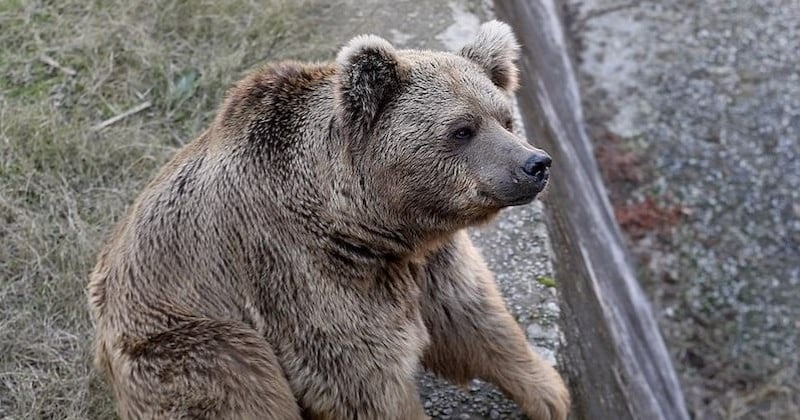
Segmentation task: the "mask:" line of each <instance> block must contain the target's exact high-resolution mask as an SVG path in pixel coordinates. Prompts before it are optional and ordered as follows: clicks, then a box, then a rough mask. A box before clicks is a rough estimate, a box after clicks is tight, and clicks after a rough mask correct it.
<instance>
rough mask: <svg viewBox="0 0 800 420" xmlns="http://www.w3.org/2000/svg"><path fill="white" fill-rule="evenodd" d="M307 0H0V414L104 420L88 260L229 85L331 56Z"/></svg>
mask: <svg viewBox="0 0 800 420" xmlns="http://www.w3.org/2000/svg"><path fill="white" fill-rule="evenodd" d="M309 4H310V2H308V1H297V2H293V1H288V0H287V1H280V0H272V1H269V0H266V1H254V0H231V1H210V0H197V1H175V0H173V1H152V0H151V1H139V2H127V1H122V0H104V1H99V0H95V1H85V0H61V1H55V2H54V1H27V0H0V28H2V31H0V45H2V46H3V47H2V48H0V418H3V419H5V418H9V419H28V418H60V419H86V418H110V417H113V416H114V414H113V408H112V405H111V400H110V396H109V393H108V390H107V389H106V387H105V385H104V384H103V383H102V381H100V380H99V379H98V378H96V377H95V374H94V373H93V372H92V369H91V364H90V363H91V354H90V353H91V352H90V341H91V334H92V329H91V323H90V320H89V316H88V312H87V308H86V303H85V302H86V298H85V295H84V293H85V286H86V282H87V274H88V273H89V271H90V270H91V268H92V265H93V264H94V258H95V255H96V254H97V252H98V250H99V248H100V246H102V244H103V242H104V241H105V238H106V235H107V234H108V232H109V231H110V229H111V227H112V226H113V223H114V222H116V221H117V220H118V219H119V218H120V217H121V216H122V214H123V212H124V210H125V208H126V206H127V205H129V204H130V202H131V201H132V200H133V198H134V196H135V195H136V193H137V192H138V191H139V190H140V189H141V188H142V187H143V186H144V184H145V183H146V182H147V180H148V179H149V178H150V177H151V176H152V175H153V174H154V173H155V171H156V170H157V169H158V167H160V166H161V165H162V164H163V163H164V162H165V161H166V159H167V158H168V157H169V156H170V155H172V153H174V151H175V150H176V149H177V148H178V147H180V146H181V145H183V144H185V143H186V142H188V141H190V140H191V139H192V138H193V137H195V136H196V135H197V134H199V133H200V132H201V131H202V130H203V129H204V128H205V127H206V126H207V125H208V123H209V122H210V120H211V118H212V117H213V114H214V111H215V108H216V106H217V105H218V104H219V102H220V101H221V99H222V97H223V94H224V92H225V90H226V89H227V87H228V86H229V85H230V84H231V83H232V82H233V81H235V80H237V79H238V78H240V77H241V76H242V75H243V74H244V73H245V72H246V71H247V70H250V69H252V68H254V67H255V66H257V65H258V64H260V63H263V62H265V61H270V60H277V59H282V58H300V59H318V58H322V57H328V56H329V55H330V51H328V50H325V49H324V47H316V46H315V45H319V44H317V43H315V42H314V39H315V38H314V37H316V36H317V35H316V34H315V33H314V32H313V29H312V28H313V27H314V25H312V24H309V23H308V22H307V21H306V19H307V15H308V13H309V12H308V9H307V7H309ZM148 101H149V102H151V103H152V106H151V107H149V108H147V109H146V110H144V111H142V112H139V113H136V114H133V115H130V116H128V117H126V118H124V119H122V120H120V121H118V122H116V123H114V124H112V125H110V126H108V127H107V128H104V129H102V130H99V131H92V130H90V127H92V126H93V125H96V124H98V123H100V122H102V121H104V120H106V119H108V118H111V117H114V116H116V115H119V114H120V113H122V112H124V111H126V110H128V109H131V108H133V107H135V106H137V105H139V104H142V103H144V102H148Z"/></svg>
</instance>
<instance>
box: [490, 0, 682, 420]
mask: <svg viewBox="0 0 800 420" xmlns="http://www.w3.org/2000/svg"><path fill="white" fill-rule="evenodd" d="M496 8H497V13H498V15H499V17H500V18H501V19H504V20H506V21H507V22H509V23H511V24H512V26H514V28H515V31H516V33H517V36H518V37H519V38H520V42H521V44H522V45H523V52H522V61H521V63H520V66H521V70H522V72H521V76H522V77H521V82H522V86H523V89H522V91H521V92H520V93H519V94H518V97H519V100H520V105H521V109H522V113H523V121H524V123H525V126H526V129H527V130H528V133H529V135H531V136H533V137H532V138H534V139H536V142H537V143H540V144H542V145H543V146H544V148H545V150H547V151H548V152H549V153H550V154H551V155H553V161H554V162H555V163H554V165H553V176H552V183H551V186H552V188H551V193H550V195H549V199H548V202H549V204H550V206H549V207H548V208H547V214H548V218H547V219H548V222H549V223H550V231H551V235H552V238H553V245H554V249H555V257H556V258H555V270H556V274H557V278H558V280H559V285H560V292H561V296H562V298H563V301H562V302H563V305H562V307H563V309H564V311H563V316H562V325H563V327H564V331H565V333H566V338H567V343H566V347H565V348H564V354H563V357H564V361H565V365H566V368H567V370H568V372H569V376H570V385H571V388H572V391H573V399H574V402H575V404H574V405H575V407H574V410H575V411H574V413H573V417H574V418H580V419H619V420H623V419H647V420H660V419H663V420H681V419H688V414H687V412H686V408H685V404H684V400H683V396H682V393H681V390H680V386H679V384H678V381H677V378H676V375H675V371H674V369H673V367H672V363H671V361H670V358H669V354H668V353H667V350H666V347H665V346H664V341H663V339H662V337H661V334H660V332H659V330H658V326H657V324H656V322H655V319H654V318H653V315H652V313H651V310H650V306H649V304H648V302H647V300H646V298H645V296H644V294H643V292H642V290H641V288H640V287H639V284H638V282H637V280H636V278H635V276H634V273H633V270H632V268H631V266H630V264H629V261H628V260H629V258H628V255H627V251H626V250H625V248H624V246H623V245H622V240H621V237H620V233H619V228H618V226H617V224H616V221H615V219H614V218H613V216H612V213H611V211H610V205H609V203H608V200H607V198H606V193H605V189H604V187H603V185H602V183H601V178H600V174H599V172H598V170H597V164H596V162H595V161H594V157H593V155H592V152H591V145H590V143H589V141H588V138H587V136H586V133H585V132H584V129H583V116H582V112H581V102H580V99H579V93H578V88H577V83H576V81H575V78H574V74H573V69H572V64H571V62H570V59H569V56H568V54H567V50H566V44H565V42H564V36H563V32H562V25H561V21H560V17H559V15H558V13H557V9H556V4H555V0H535V1H513V2H512V1H498V2H497V4H496Z"/></svg>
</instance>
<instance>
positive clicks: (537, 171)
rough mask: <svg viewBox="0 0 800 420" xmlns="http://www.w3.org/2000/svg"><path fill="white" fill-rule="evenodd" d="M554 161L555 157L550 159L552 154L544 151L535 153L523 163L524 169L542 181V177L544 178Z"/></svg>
mask: <svg viewBox="0 0 800 420" xmlns="http://www.w3.org/2000/svg"><path fill="white" fill-rule="evenodd" d="M552 163H553V159H550V156H548V155H546V154H544V153H535V154H533V155H532V156H531V157H529V158H528V160H526V161H525V164H524V165H522V170H523V171H524V172H525V173H526V174H528V175H530V176H532V177H534V178H536V180H537V181H540V180H541V178H544V177H545V175H546V174H547V168H549V167H550V165H551V164H552Z"/></svg>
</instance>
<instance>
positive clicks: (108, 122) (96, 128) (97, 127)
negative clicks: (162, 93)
mask: <svg viewBox="0 0 800 420" xmlns="http://www.w3.org/2000/svg"><path fill="white" fill-rule="evenodd" d="M152 105H153V104H152V103H151V102H150V101H147V102H142V103H140V104H139V105H136V106H135V107H133V108H131V109H129V110H127V111H125V112H123V113H122V114H119V115H115V116H113V117H111V118H109V119H107V120H105V121H103V122H101V123H99V124H96V125H93V126H92V131H100V130H102V129H104V128H106V127H108V126H109V125H111V124H114V123H116V122H117V121H120V120H122V119H124V118H128V117H130V116H131V115H133V114H136V113H137V112H142V111H144V110H145V109H147V108H150V107H151V106H152Z"/></svg>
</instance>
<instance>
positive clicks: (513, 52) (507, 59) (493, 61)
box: [459, 20, 519, 92]
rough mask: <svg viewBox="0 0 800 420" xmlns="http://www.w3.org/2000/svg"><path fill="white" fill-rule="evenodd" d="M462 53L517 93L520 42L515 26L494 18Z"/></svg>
mask: <svg viewBox="0 0 800 420" xmlns="http://www.w3.org/2000/svg"><path fill="white" fill-rule="evenodd" d="M459 54H460V55H461V56H462V57H465V58H468V59H470V60H472V61H474V62H476V63H478V64H479V65H480V66H481V67H483V69H484V70H485V71H486V74H487V75H488V76H489V78H490V79H491V80H492V82H493V83H494V84H495V85H497V87H499V88H500V89H503V90H505V91H507V92H513V91H514V89H516V88H517V73H518V70H517V65H516V64H514V61H516V59H517V58H518V57H519V44H518V43H517V39H516V37H514V32H513V31H512V30H511V27H510V26H508V25H507V24H505V23H503V22H500V21H497V20H493V21H490V22H486V23H484V24H483V25H481V27H480V29H478V34H477V35H476V36H475V39H473V40H472V42H470V43H469V44H467V45H465V46H464V47H462V48H461V51H460V52H459Z"/></svg>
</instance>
